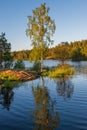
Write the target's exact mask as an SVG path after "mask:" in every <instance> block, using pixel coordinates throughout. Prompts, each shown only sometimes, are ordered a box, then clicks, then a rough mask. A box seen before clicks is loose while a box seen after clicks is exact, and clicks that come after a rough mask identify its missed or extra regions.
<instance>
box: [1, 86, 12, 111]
mask: <svg viewBox="0 0 87 130" xmlns="http://www.w3.org/2000/svg"><path fill="white" fill-rule="evenodd" d="M13 97H14V92H13V87H11V86H8V87H7V86H4V87H2V86H1V87H0V104H1V105H2V106H3V108H6V109H7V110H10V106H11V103H12V101H13Z"/></svg>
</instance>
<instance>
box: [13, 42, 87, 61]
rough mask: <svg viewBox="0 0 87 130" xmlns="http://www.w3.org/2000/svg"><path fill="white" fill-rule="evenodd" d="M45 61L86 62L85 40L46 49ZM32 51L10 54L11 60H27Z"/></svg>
mask: <svg viewBox="0 0 87 130" xmlns="http://www.w3.org/2000/svg"><path fill="white" fill-rule="evenodd" d="M46 49H47V50H46V58H45V59H55V60H62V61H65V60H67V59H71V60H72V61H81V60H87V40H82V41H74V42H70V43H69V42H62V43H60V44H58V45H57V46H55V47H52V48H46ZM31 51H32V50H21V51H14V52H11V55H12V57H13V60H29V59H30V53H31Z"/></svg>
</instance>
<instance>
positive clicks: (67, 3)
mask: <svg viewBox="0 0 87 130" xmlns="http://www.w3.org/2000/svg"><path fill="white" fill-rule="evenodd" d="M44 2H45V3H46V5H47V6H49V7H50V12H49V15H50V17H51V18H52V19H54V20H55V23H56V32H55V34H54V37H53V39H54V46H55V45H57V44H58V43H60V42H63V41H69V42H70V41H76V40H82V39H87V0H0V34H1V33H2V32H5V33H6V38H7V39H8V42H10V43H11V44H12V51H13V50H22V49H31V41H30V38H29V37H27V36H26V33H25V31H26V28H27V23H28V19H27V16H29V15H32V10H33V9H35V8H36V7H39V6H40V5H41V3H44Z"/></svg>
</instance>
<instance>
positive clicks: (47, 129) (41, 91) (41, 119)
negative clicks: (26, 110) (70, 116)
mask: <svg viewBox="0 0 87 130" xmlns="http://www.w3.org/2000/svg"><path fill="white" fill-rule="evenodd" d="M32 92H33V95H34V99H35V105H36V107H35V110H34V119H35V124H36V126H35V127H34V129H35V130H53V129H54V128H55V127H57V126H59V115H58V113H57V112H55V110H54V102H53V101H52V99H51V98H50V96H49V92H48V90H47V88H46V87H41V86H39V85H38V86H37V87H32Z"/></svg>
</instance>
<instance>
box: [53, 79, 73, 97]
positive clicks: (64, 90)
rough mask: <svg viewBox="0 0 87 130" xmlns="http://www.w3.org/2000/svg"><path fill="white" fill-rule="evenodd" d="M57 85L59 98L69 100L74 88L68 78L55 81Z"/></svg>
mask: <svg viewBox="0 0 87 130" xmlns="http://www.w3.org/2000/svg"><path fill="white" fill-rule="evenodd" d="M55 82H56V84H57V86H56V90H57V93H58V95H59V96H63V97H64V99H69V98H71V97H72V95H73V91H74V86H73V84H72V81H71V78H70V77H67V78H66V77H63V78H58V79H55Z"/></svg>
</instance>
